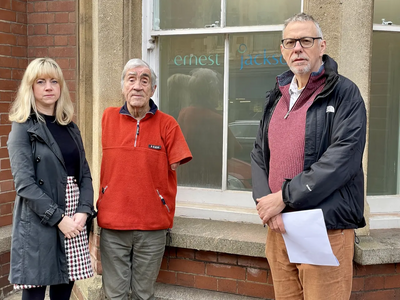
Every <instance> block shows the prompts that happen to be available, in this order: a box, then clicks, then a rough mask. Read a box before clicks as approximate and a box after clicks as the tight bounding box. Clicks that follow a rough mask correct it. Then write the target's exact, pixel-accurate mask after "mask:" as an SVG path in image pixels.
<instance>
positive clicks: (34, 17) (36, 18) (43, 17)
mask: <svg viewBox="0 0 400 300" xmlns="http://www.w3.org/2000/svg"><path fill="white" fill-rule="evenodd" d="M54 19H55V17H54V14H52V13H34V14H29V15H28V22H29V24H48V23H54Z"/></svg>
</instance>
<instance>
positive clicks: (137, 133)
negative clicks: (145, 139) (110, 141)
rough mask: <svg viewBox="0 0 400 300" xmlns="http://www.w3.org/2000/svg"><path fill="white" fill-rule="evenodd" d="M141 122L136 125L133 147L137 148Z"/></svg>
mask: <svg viewBox="0 0 400 300" xmlns="http://www.w3.org/2000/svg"><path fill="white" fill-rule="evenodd" d="M139 122H140V121H137V123H136V135H135V144H134V145H133V147H136V142H137V139H138V135H139Z"/></svg>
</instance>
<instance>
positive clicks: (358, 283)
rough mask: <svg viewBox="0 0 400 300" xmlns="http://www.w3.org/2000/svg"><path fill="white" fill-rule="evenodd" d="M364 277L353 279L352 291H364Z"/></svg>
mask: <svg viewBox="0 0 400 300" xmlns="http://www.w3.org/2000/svg"><path fill="white" fill-rule="evenodd" d="M364 286H365V283H364V277H358V278H357V277H354V278H353V287H352V291H357V292H358V291H363V290H364Z"/></svg>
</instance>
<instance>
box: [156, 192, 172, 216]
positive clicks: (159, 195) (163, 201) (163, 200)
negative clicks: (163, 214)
mask: <svg viewBox="0 0 400 300" xmlns="http://www.w3.org/2000/svg"><path fill="white" fill-rule="evenodd" d="M156 191H157V194H158V197H160V199H161V202H162V203H163V204H164V205H165V207H166V208H167V210H168V212H170V210H169V207H168V205H167V203H166V202H165V199H164V198H163V196H161V194H160V192H159V191H158V190H156Z"/></svg>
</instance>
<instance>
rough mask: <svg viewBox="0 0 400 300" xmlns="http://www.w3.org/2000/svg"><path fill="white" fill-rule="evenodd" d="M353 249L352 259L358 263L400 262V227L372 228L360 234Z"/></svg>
mask: <svg viewBox="0 0 400 300" xmlns="http://www.w3.org/2000/svg"><path fill="white" fill-rule="evenodd" d="M359 240H360V242H359V243H358V244H356V247H355V249H354V261H355V262H356V263H358V264H360V265H381V264H391V263H399V262H400V229H398V228H396V229H374V230H370V235H369V236H360V237H359Z"/></svg>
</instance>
